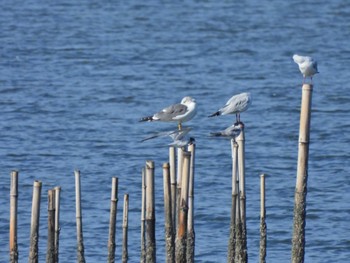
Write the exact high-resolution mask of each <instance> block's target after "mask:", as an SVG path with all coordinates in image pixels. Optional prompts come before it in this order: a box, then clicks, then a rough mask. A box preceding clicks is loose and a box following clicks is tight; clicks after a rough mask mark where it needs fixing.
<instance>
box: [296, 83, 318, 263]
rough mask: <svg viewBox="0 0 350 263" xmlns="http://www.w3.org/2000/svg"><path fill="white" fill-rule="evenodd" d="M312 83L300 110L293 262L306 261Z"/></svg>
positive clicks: (303, 93)
mask: <svg viewBox="0 0 350 263" xmlns="http://www.w3.org/2000/svg"><path fill="white" fill-rule="evenodd" d="M312 88H313V85H312V84H303V87H302V97H301V110H300V129H299V150H298V168H297V180H296V188H295V198H294V224H293V239H292V262H293V263H300V262H304V254H305V223H306V221H305V217H306V194H307V178H308V160H309V141H310V120H311V99H312Z"/></svg>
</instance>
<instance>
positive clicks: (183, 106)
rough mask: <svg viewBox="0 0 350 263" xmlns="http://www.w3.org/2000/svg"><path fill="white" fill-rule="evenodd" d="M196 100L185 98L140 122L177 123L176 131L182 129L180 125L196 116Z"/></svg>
mask: <svg viewBox="0 0 350 263" xmlns="http://www.w3.org/2000/svg"><path fill="white" fill-rule="evenodd" d="M196 113H197V111H196V100H195V99H193V98H191V97H189V96H187V97H184V98H183V99H182V100H181V103H178V104H173V105H170V106H168V107H166V108H164V109H162V110H161V111H159V112H157V113H155V114H154V115H153V116H147V117H143V118H141V119H140V122H141V121H163V122H177V123H178V129H179V130H181V129H182V123H183V122H186V121H189V120H191V119H192V118H193V117H194V116H195V115H196Z"/></svg>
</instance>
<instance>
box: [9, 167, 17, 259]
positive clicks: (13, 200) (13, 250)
mask: <svg viewBox="0 0 350 263" xmlns="http://www.w3.org/2000/svg"><path fill="white" fill-rule="evenodd" d="M17 203H18V171H12V172H11V188H10V263H17V262H18V244H17Z"/></svg>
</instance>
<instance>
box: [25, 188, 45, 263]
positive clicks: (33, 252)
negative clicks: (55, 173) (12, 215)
mask: <svg viewBox="0 0 350 263" xmlns="http://www.w3.org/2000/svg"><path fill="white" fill-rule="evenodd" d="M41 186H42V184H41V182H40V181H34V185H33V201H32V217H31V226H30V248H29V259H28V262H29V263H37V262H38V260H39V251H38V243H39V219H40V199H41Z"/></svg>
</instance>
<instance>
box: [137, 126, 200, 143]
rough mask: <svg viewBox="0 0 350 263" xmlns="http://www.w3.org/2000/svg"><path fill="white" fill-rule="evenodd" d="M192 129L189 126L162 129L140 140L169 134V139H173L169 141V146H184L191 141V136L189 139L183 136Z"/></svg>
mask: <svg viewBox="0 0 350 263" xmlns="http://www.w3.org/2000/svg"><path fill="white" fill-rule="evenodd" d="M191 130H192V128H191V127H186V128H183V129H181V130H172V131H162V132H157V133H155V134H153V135H151V136H149V137H147V138H145V139H143V140H142V141H141V142H144V141H147V140H151V139H154V138H158V137H163V136H170V137H171V139H173V142H172V143H170V144H169V145H170V146H175V147H180V148H181V147H184V146H186V145H187V144H189V143H190V142H191V141H193V140H194V139H193V138H190V139H185V136H186V135H187V134H188V133H189V132H190V131H191Z"/></svg>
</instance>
